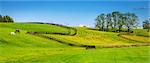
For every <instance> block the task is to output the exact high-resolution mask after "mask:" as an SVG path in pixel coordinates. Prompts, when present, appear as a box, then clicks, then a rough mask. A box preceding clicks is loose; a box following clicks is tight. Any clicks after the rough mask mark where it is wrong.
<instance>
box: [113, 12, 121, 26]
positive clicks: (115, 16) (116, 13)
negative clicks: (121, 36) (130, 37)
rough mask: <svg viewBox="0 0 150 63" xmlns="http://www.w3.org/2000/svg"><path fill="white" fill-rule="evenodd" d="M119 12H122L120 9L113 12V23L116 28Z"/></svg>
mask: <svg viewBox="0 0 150 63" xmlns="http://www.w3.org/2000/svg"><path fill="white" fill-rule="evenodd" d="M119 13H120V12H118V11H114V12H112V18H113V25H114V27H113V28H116V26H117V21H118V20H119Z"/></svg>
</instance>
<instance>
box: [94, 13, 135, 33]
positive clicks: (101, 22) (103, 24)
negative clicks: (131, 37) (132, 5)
mask: <svg viewBox="0 0 150 63" xmlns="http://www.w3.org/2000/svg"><path fill="white" fill-rule="evenodd" d="M137 21H138V16H136V15H135V14H134V13H129V12H128V13H121V12H119V11H114V12H112V13H108V14H104V13H102V14H100V15H98V17H97V18H96V25H95V26H96V28H99V29H100V30H110V29H112V30H118V31H121V29H122V27H126V28H127V29H128V32H129V31H130V29H131V28H133V27H135V25H136V24H137Z"/></svg>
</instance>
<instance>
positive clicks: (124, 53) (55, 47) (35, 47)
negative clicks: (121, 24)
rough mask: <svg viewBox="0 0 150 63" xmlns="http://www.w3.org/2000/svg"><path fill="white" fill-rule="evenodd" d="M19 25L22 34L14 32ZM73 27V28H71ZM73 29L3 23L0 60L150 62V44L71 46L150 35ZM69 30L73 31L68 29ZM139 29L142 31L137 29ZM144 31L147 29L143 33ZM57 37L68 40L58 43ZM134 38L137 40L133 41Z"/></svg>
mask: <svg viewBox="0 0 150 63" xmlns="http://www.w3.org/2000/svg"><path fill="white" fill-rule="evenodd" d="M16 28H18V29H20V33H16V35H11V34H10V32H12V31H14V30H15V29H16ZM71 28H72V27H71ZM73 29H74V28H73ZM75 29H77V34H76V35H71V34H74V33H76V32H75V31H74V30H70V29H68V28H64V27H61V26H56V25H50V24H31V23H30V24H29V23H7V24H6V23H0V63H148V62H149V56H150V55H149V48H150V47H149V46H139V47H125V48H96V49H86V48H85V47H79V46H70V45H67V44H65V43H71V44H75V45H81V44H82V45H93V46H96V47H102V46H112V45H133V44H142V43H145V42H149V40H148V39H149V37H145V36H139V35H138V36H136V35H122V36H123V37H126V38H129V39H131V40H129V39H126V38H123V37H120V36H118V34H119V33H114V32H104V31H97V30H91V29H88V28H84V27H75ZM69 30H70V31H69ZM28 31H30V32H59V33H68V32H71V33H70V34H69V35H59V34H38V35H32V34H27V32H28ZM138 31H140V30H138ZM143 33H145V32H143ZM41 36H46V37H51V38H55V39H57V40H60V41H62V42H65V43H59V42H57V41H55V40H53V39H48V38H44V37H41ZM133 40H135V41H133Z"/></svg>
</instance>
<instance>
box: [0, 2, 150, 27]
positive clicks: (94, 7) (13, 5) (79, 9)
mask: <svg viewBox="0 0 150 63" xmlns="http://www.w3.org/2000/svg"><path fill="white" fill-rule="evenodd" d="M149 10H150V8H149V2H148V1H140V0H139V1H117V0H116V1H96V0H94V1H85V0H84V1H62V0H61V1H58V0H57V1H47V0H44V1H42V0H41V1H40V0H38V1H29V0H28V1H10V0H7V1H6V0H5V1H4V0H3V1H0V14H2V15H9V16H11V17H13V18H14V20H15V21H16V22H53V23H59V24H65V25H70V26H77V25H79V24H83V25H88V26H92V27H94V24H95V18H96V16H97V15H99V14H101V13H111V12H113V11H120V12H123V13H125V12H132V13H135V14H136V15H138V16H139V19H140V22H139V23H140V25H141V23H142V21H143V20H144V19H146V18H148V17H149V15H150V13H149Z"/></svg>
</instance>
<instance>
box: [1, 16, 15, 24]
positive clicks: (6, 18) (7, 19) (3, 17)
mask: <svg viewBox="0 0 150 63" xmlns="http://www.w3.org/2000/svg"><path fill="white" fill-rule="evenodd" d="M0 22H6V23H12V22H14V20H13V19H12V18H11V17H10V16H8V15H6V16H2V15H0Z"/></svg>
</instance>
